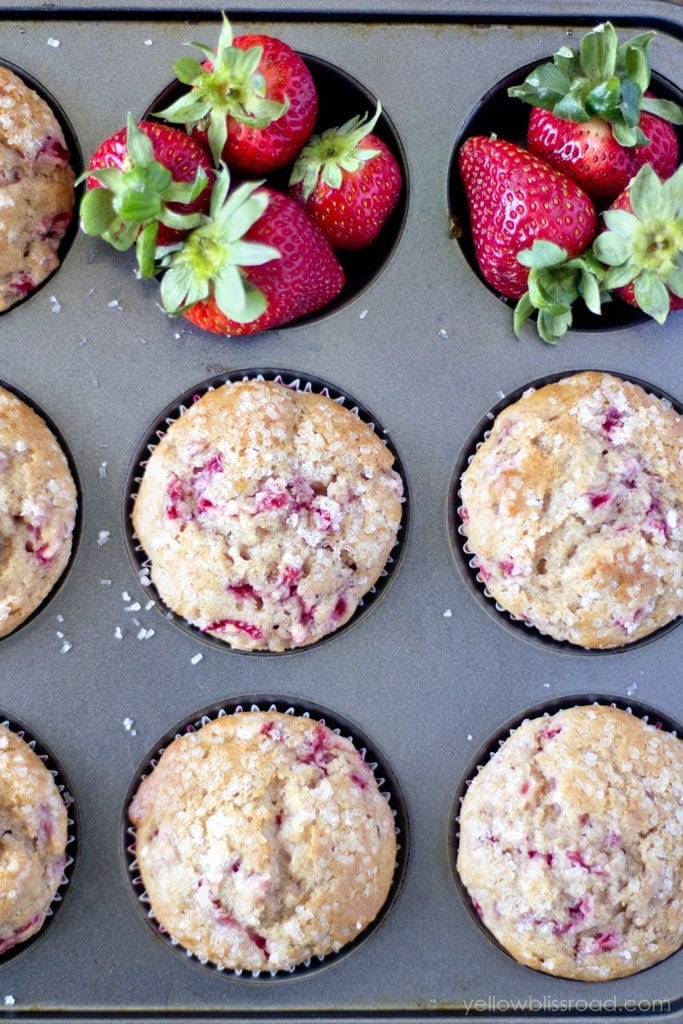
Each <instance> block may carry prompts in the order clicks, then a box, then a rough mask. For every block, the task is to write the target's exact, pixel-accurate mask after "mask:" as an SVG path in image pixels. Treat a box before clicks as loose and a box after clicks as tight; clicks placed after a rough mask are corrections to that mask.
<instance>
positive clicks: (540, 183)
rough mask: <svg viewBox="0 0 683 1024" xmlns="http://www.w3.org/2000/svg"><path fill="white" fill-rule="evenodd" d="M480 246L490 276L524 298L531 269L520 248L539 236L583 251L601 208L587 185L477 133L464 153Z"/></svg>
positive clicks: (573, 251) (477, 247) (508, 144)
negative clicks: (522, 260) (581, 185)
mask: <svg viewBox="0 0 683 1024" xmlns="http://www.w3.org/2000/svg"><path fill="white" fill-rule="evenodd" d="M458 165H459V170H460V175H461V178H462V182H463V185H464V188H465V193H466V196H467V203H468V207H469V213H470V223H471V230H472V239H473V242H474V250H475V253H476V256H477V261H478V263H479V268H480V270H481V273H482V275H483V277H484V279H485V280H486V281H487V282H488V283H489V284H490V285H491V286H492V287H493V288H496V289H497V290H498V291H499V292H502V294H503V295H505V296H507V297H508V298H511V299H519V298H521V297H522V295H524V293H525V292H526V289H527V280H528V277H529V269H528V267H526V266H523V265H522V264H521V263H520V262H519V260H518V258H517V257H518V254H519V253H520V252H521V251H522V250H525V249H528V248H529V247H530V246H531V245H532V243H533V242H534V241H535V240H537V239H542V240H544V241H547V242H553V243H554V244H555V245H557V246H559V247H560V248H562V249H564V250H566V253H567V255H568V256H569V257H572V256H578V255H579V254H580V253H582V252H583V251H584V250H585V249H586V248H587V247H588V246H589V245H590V243H591V242H592V240H593V237H594V235H595V232H596V229H597V214H596V212H595V207H594V206H593V203H592V201H591V200H590V198H589V197H588V196H587V195H586V194H585V192H583V190H582V189H581V188H579V186H578V185H577V184H576V182H574V181H572V179H571V178H568V177H567V176H566V175H564V174H562V173H561V172H560V171H557V170H555V168H553V167H550V166H549V165H548V164H546V163H544V162H543V161H542V160H540V159H539V158H538V157H537V156H534V155H533V153H527V152H526V150H524V149H522V148H521V147H520V146H517V145H515V144H514V143H512V142H506V141H505V140H503V139H497V138H495V137H486V136H483V135H475V136H472V137H471V138H469V139H466V140H465V142H464V143H463V145H462V147H461V149H460V153H459V156H458Z"/></svg>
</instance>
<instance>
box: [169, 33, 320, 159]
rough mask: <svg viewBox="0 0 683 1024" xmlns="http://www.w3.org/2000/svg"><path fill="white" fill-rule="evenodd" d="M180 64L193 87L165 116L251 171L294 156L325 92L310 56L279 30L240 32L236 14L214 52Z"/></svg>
mask: <svg viewBox="0 0 683 1024" xmlns="http://www.w3.org/2000/svg"><path fill="white" fill-rule="evenodd" d="M195 45H196V46H198V47H199V48H200V49H201V50H202V51H203V52H204V53H205V54H206V55H207V59H206V60H205V61H204V62H203V63H201V64H200V63H199V62H198V61H196V60H194V59H193V58H191V57H184V58H182V59H181V60H179V61H177V62H176V63H175V64H174V71H175V73H176V75H177V77H178V79H179V80H180V81H181V82H182V83H183V84H184V85H189V86H190V89H189V91H188V92H186V93H184V94H183V95H182V96H181V97H180V99H178V100H176V102H175V103H172V104H171V106H170V107H168V108H167V109H166V110H163V111H160V112H159V116H160V117H163V118H165V119H166V120H167V121H171V122H173V123H178V124H185V125H186V126H187V127H188V129H191V130H192V133H193V134H195V135H196V136H197V137H198V138H200V139H201V140H203V141H206V142H207V144H208V145H209V147H210V149H211V152H212V154H213V158H214V160H215V162H216V163H218V162H219V161H220V160H221V159H222V160H224V161H225V162H226V163H227V164H228V166H229V167H231V168H235V169H238V170H240V171H243V172H245V173H247V174H259V175H260V174H267V173H268V172H270V171H272V170H274V169H275V168H278V167H283V166H284V165H285V164H288V163H290V162H291V161H292V160H293V159H294V158H295V157H296V155H297V154H298V152H299V150H300V149H301V147H302V146H303V145H304V143H305V142H306V141H307V140H308V138H309V137H310V135H311V132H312V131H313V126H314V124H315V119H316V116H317V112H318V95H317V91H316V87H315V83H314V81H313V78H312V76H311V73H310V71H309V70H308V68H307V67H306V64H305V63H304V61H303V59H302V58H301V57H300V56H299V54H298V53H296V52H295V51H294V50H292V48H291V47H290V46H288V45H287V43H285V42H283V41H282V40H281V39H278V38H276V37H274V36H267V35H253V34H252V35H244V36H236V37H235V38H234V39H233V35H232V30H231V28H230V23H229V22H228V19H227V18H226V17H225V15H223V28H222V30H221V33H220V37H219V40H218V48H217V50H216V52H215V53H214V52H213V50H211V49H210V48H209V47H207V46H204V45H203V44H202V43H196V44H195Z"/></svg>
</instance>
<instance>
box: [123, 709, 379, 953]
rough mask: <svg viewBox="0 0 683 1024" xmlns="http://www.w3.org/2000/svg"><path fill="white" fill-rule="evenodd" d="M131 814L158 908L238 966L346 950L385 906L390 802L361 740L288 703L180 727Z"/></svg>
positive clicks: (197, 942) (178, 934) (188, 945)
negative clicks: (357, 743)
mask: <svg viewBox="0 0 683 1024" xmlns="http://www.w3.org/2000/svg"><path fill="white" fill-rule="evenodd" d="M129 817H130V820H131V822H132V823H133V825H134V826H135V827H136V828H137V837H136V844H135V851H136V858H137V864H138V868H139V870H140V875H141V878H142V882H143V884H144V887H145V890H146V893H147V896H148V898H149V901H150V904H151V909H152V913H153V915H154V918H155V919H156V921H157V922H158V924H159V925H161V927H162V928H163V929H164V930H165V931H166V932H168V933H169V934H170V936H171V937H172V938H173V939H175V940H177V942H179V943H180V944H181V945H182V946H183V947H184V949H185V950H187V951H189V952H190V953H192V954H193V955H194V956H196V957H198V958H199V959H200V960H201V961H209V962H210V963H211V964H213V965H216V966H219V967H222V968H227V969H230V970H236V971H253V972H260V971H269V972H271V973H274V972H277V971H289V970H292V969H293V968H294V967H296V966H298V965H301V964H304V963H307V962H308V961H309V960H310V959H311V958H313V957H324V956H327V955H329V954H330V953H333V952H336V951H337V950H339V949H340V948H341V947H342V946H344V945H346V944H347V943H349V942H350V941H351V940H352V939H355V938H356V937H357V936H358V935H359V934H360V933H361V932H362V931H363V930H364V929H365V928H366V927H367V926H368V925H369V924H370V923H371V922H372V921H373V920H374V919H375V918H376V916H377V915H378V913H379V912H380V910H381V909H382V906H383V904H384V903H385V901H386V898H387V895H388V893H389V889H390V886H391V882H392V877H393V874H394V868H395V865H396V856H397V845H396V834H395V825H394V818H393V813H392V811H391V808H390V806H389V804H388V801H387V799H386V798H385V797H384V796H383V795H382V793H381V792H380V790H379V787H378V784H377V781H376V779H375V777H374V775H373V773H372V770H371V768H370V767H369V766H368V764H366V762H365V761H364V760H363V758H362V757H361V755H360V753H359V752H358V751H357V750H356V749H355V747H354V746H353V744H352V742H351V741H350V740H348V739H345V738H343V737H341V736H339V735H337V734H336V733H335V732H333V731H332V730H330V729H329V728H328V727H327V726H326V725H324V724H322V723H321V722H317V721H314V720H312V719H310V718H306V717H304V716H295V715H290V714H285V713H282V712H279V711H244V712H240V713H237V714H233V715H225V716H223V717H219V718H216V719H214V720H213V721H210V722H208V723H207V724H205V725H203V726H202V727H201V728H200V729H198V730H197V731H193V732H188V733H185V734H182V735H180V736H178V737H176V738H175V739H174V740H173V742H172V743H171V744H170V745H169V746H168V747H167V748H166V749H165V751H164V752H163V754H162V755H161V758H160V759H159V761H158V763H157V764H156V767H154V769H153V771H152V772H151V774H149V775H148V776H147V777H146V778H144V779H143V781H142V782H141V784H140V786H139V788H138V789H137V792H136V793H135V795H134V797H133V800H132V802H131V805H130V808H129Z"/></svg>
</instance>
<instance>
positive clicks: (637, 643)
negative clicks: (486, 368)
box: [447, 368, 683, 656]
mask: <svg viewBox="0 0 683 1024" xmlns="http://www.w3.org/2000/svg"><path fill="white" fill-rule="evenodd" d="M585 372H589V371H587V370H586V369H585V368H584V369H582V370H564V371H562V372H561V373H553V374H548V375H546V376H545V377H540V378H538V379H536V380H533V381H531V382H530V383H528V384H524V385H523V386H522V387H519V388H515V390H514V391H512V392H510V394H508V395H505V396H504V397H503V398H501V399H500V401H499V402H497V403H496V404H495V405H494V406H492V407H491V409H490V410H489V411H488V412H487V413H486V415H485V416H484V417H483V418H482V419H481V420H480V421H479V423H478V424H477V426H476V427H475V428H474V430H473V431H472V433H471V434H470V436H469V438H468V439H467V441H466V442H465V444H464V446H463V448H462V450H461V452H460V455H459V456H458V459H457V461H456V464H455V469H454V470H453V475H452V476H451V480H450V483H449V487H448V509H447V516H448V532H449V536H450V540H451V550H452V552H453V555H454V558H455V563H456V566H457V568H458V570H459V571H460V574H461V576H462V578H463V580H464V582H465V584H466V585H467V588H468V590H469V591H470V593H471V594H472V595H473V597H474V598H475V599H476V601H477V603H478V604H479V606H480V607H481V608H483V609H484V611H486V612H487V613H488V614H489V615H490V616H492V617H493V618H494V619H495V620H496V621H497V622H498V623H499V624H501V625H502V626H503V627H504V628H505V629H506V630H507V631H508V632H509V633H511V634H513V635H515V636H517V637H520V638H521V639H523V640H527V641H530V642H531V643H535V644H539V645H541V646H542V647H544V648H546V649H547V650H551V651H555V652H557V653H559V654H574V655H589V656H596V655H608V654H619V653H624V652H627V651H634V650H638V649H640V648H642V647H644V646H645V645H646V644H651V643H653V642H654V641H655V640H657V638H659V637H663V636H666V635H667V634H668V633H670V632H671V631H672V630H674V629H676V628H677V627H678V626H679V625H680V624H681V621H683V617H682V616H678V618H676V619H673V620H672V621H671V622H668V623H666V625H664V626H661V627H660V628H659V629H657V630H654V631H653V632H652V633H649V634H648V635H647V636H644V637H641V639H639V640H634V641H633V642H632V643H626V644H623V645H621V646H617V647H602V648H587V647H581V646H579V645H578V644H574V643H571V642H570V641H568V640H556V639H555V638H554V637H552V636H548V635H546V634H544V633H542V632H541V631H540V630H539V629H538V628H537V627H536V626H534V625H532V624H531V623H529V622H526V621H524V620H523V619H519V618H517V617H516V616H514V615H512V613H510V612H508V611H507V610H506V609H505V608H503V607H501V605H500V604H499V603H498V601H496V599H495V598H494V597H492V595H491V594H489V592H488V590H487V588H486V584H485V582H484V580H483V579H482V577H481V575H480V572H479V569H478V568H477V566H476V564H475V561H476V554H475V553H474V552H473V551H472V550H471V548H470V547H469V544H468V541H467V538H466V536H465V534H464V533H463V532H462V519H461V516H460V511H461V507H462V506H461V500H460V481H461V479H462V475H463V473H464V472H465V470H466V469H467V466H468V465H469V463H470V461H471V460H472V458H473V456H474V454H475V452H476V451H477V449H478V448H479V446H480V445H481V444H483V442H484V441H485V440H486V438H487V437H488V435H489V432H490V430H491V425H492V423H493V422H494V420H495V419H496V418H497V416H498V415H499V414H500V413H501V412H503V410H504V409H507V408H508V407H509V406H510V405H512V404H513V403H514V402H517V401H518V400H519V399H520V398H521V397H522V396H523V395H524V394H526V392H528V391H532V390H537V389H539V388H541V387H544V386H545V385H546V384H554V383H556V382H557V381H559V380H562V379H563V378H565V377H571V376H574V374H577V373H585ZM600 372H605V373H610V374H612V376H614V377H619V378H620V379H621V380H626V381H629V382H630V383H631V384H637V385H638V386H639V387H641V388H642V389H643V390H644V391H646V392H647V393H648V394H652V395H655V396H656V397H657V398H662V399H665V400H666V401H667V402H669V403H670V404H671V405H672V407H673V408H674V409H675V410H676V411H677V412H678V413H680V414H682V415H683V405H682V404H681V402H679V401H678V400H677V399H676V398H674V397H673V396H672V395H670V394H668V393H667V392H666V391H664V390H662V389H661V388H659V387H657V386H655V385H654V384H650V383H649V382H647V381H644V380H641V379H640V378H639V377H634V376H632V375H630V374H626V373H620V372H619V371H616V370H606V371H600Z"/></svg>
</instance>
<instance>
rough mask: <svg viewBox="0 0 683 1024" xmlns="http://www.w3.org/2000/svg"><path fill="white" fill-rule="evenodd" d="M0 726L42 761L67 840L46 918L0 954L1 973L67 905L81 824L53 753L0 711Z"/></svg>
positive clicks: (62, 772)
mask: <svg viewBox="0 0 683 1024" xmlns="http://www.w3.org/2000/svg"><path fill="white" fill-rule="evenodd" d="M0 725H4V726H5V728H6V729H9V730H10V732H13V733H15V734H16V735H17V736H19V737H20V738H21V739H23V740H24V742H25V743H27V744H28V746H29V747H30V748H31V750H32V751H33V753H34V754H36V755H37V756H38V757H39V758H40V760H41V761H42V762H43V764H44V765H45V767H46V768H47V769H48V771H49V772H50V775H52V777H53V779H54V781H55V785H56V786H57V789H58V790H59V794H60V796H61V798H62V801H63V803H64V806H65V807H66V810H67V839H66V864H65V865H64V872H63V875H62V880H61V882H60V883H59V886H58V887H57V890H56V892H55V894H54V896H53V898H52V901H51V903H50V906H49V908H48V912H47V915H46V917H45V920H44V921H43V924H42V925H41V927H40V928H39V929H38V931H37V932H36V933H35V934H34V935H31V936H30V938H28V939H26V940H25V941H24V942H18V943H17V944H16V946H12V947H11V948H10V949H8V950H6V951H5V952H4V953H0V970H2V968H3V967H8V966H9V965H10V964H12V963H14V962H15V961H16V960H17V959H18V958H19V957H20V956H23V955H24V953H28V952H30V951H31V950H32V949H33V948H34V947H35V946H36V944H37V943H38V942H40V940H41V939H42V938H43V937H44V936H45V935H46V934H47V933H48V932H49V931H50V930H51V928H52V925H53V923H54V922H55V920H56V919H57V917H58V916H59V914H60V912H61V909H62V907H64V906H65V905H66V902H67V900H68V899H69V897H70V895H71V892H72V890H73V887H74V880H75V877H76V872H77V868H78V862H79V858H80V847H81V823H80V815H79V812H78V805H77V804H76V801H75V799H74V795H73V790H72V788H71V785H70V783H69V781H68V779H67V776H66V773H65V771H64V768H63V767H62V765H61V763H60V762H59V761H58V759H57V758H56V757H55V755H54V754H53V753H52V750H51V749H50V748H49V747H48V746H47V745H46V744H45V743H44V742H43V740H42V739H40V738H38V737H37V736H36V734H35V733H34V732H33V731H32V730H30V729H28V728H27V727H26V726H25V725H24V724H23V722H19V721H18V720H17V719H15V718H12V717H10V716H8V715H6V714H5V713H4V712H2V711H0Z"/></svg>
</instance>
